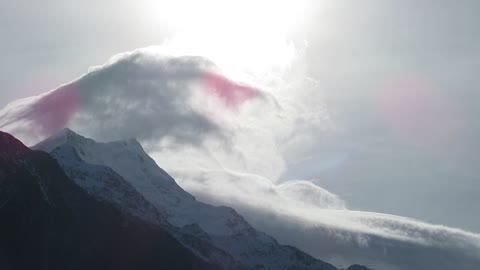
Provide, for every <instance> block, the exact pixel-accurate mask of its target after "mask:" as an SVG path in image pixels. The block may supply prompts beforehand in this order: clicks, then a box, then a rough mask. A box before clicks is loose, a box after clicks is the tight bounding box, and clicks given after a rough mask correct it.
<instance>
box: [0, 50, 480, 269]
mask: <svg viewBox="0 0 480 270" xmlns="http://www.w3.org/2000/svg"><path fill="white" fill-rule="evenodd" d="M295 65H296V66H297V67H298V66H300V67H301V66H302V65H301V61H300V62H299V63H295ZM249 82H252V81H249ZM255 82H258V84H256V83H255ZM65 126H68V127H70V128H72V129H74V130H76V131H78V132H79V133H81V134H83V135H85V136H88V137H92V138H94V139H96V140H99V141H106V140H109V141H110V140H117V139H126V138H132V137H136V138H138V139H139V140H140V141H141V142H142V144H143V145H144V147H145V148H146V150H147V151H148V152H149V153H150V154H151V155H152V157H153V158H154V159H155V160H156V161H157V163H158V164H159V165H160V166H161V167H163V168H164V169H166V170H167V171H169V172H170V173H171V174H172V175H173V176H174V177H175V178H176V179H177V181H178V182H179V184H180V185H182V187H184V188H185V189H186V190H188V191H189V192H191V193H193V194H194V195H195V196H197V197H198V198H199V199H201V200H202V201H205V202H209V203H212V204H217V205H218V204H223V205H228V206H232V207H234V208H236V209H238V210H239V211H240V212H241V213H242V214H243V215H244V216H245V217H246V218H247V220H249V221H250V222H251V223H252V224H253V225H254V226H256V227H258V228H259V229H261V230H264V231H266V232H267V233H269V234H272V235H273V236H275V237H276V238H277V239H279V240H280V241H281V242H283V243H287V244H292V245H295V246H297V247H299V248H301V249H303V250H305V251H307V252H309V253H311V254H312V255H314V256H317V257H319V258H321V259H325V260H328V261H330V262H332V263H335V264H337V265H338V266H345V265H348V264H352V263H362V264H366V265H369V266H372V267H377V268H378V269H385V270H397V269H409V270H417V269H418V270H424V269H445V270H447V269H464V270H469V269H476V266H478V265H480V236H479V235H478V234H474V233H469V232H465V231H462V230H458V229H453V228H448V227H443V226H437V225H430V224H426V223H424V222H421V221H417V220H412V219H408V218H403V217H398V216H390V215H385V214H378V213H369V212H359V211H350V210H348V208H347V206H346V205H345V202H344V201H343V200H342V199H341V198H339V197H338V196H337V195H335V194H332V193H330V192H328V191H327V190H324V189H322V188H320V187H318V186H316V185H315V184H313V183H312V182H309V181H304V180H296V179H291V175H296V173H292V171H295V170H297V171H302V170H303V169H308V168H310V169H312V170H319V169H320V170H321V169H322V168H328V167H334V166H338V164H340V163H342V162H343V161H344V160H345V159H347V158H349V156H350V155H352V153H355V151H356V147H357V146H353V145H352V146H350V145H342V149H345V150H344V152H345V154H343V153H342V154H337V155H334V156H333V157H332V156H331V155H326V156H322V155H321V153H328V151H329V149H330V148H329V147H330V145H332V144H335V143H338V141H337V138H336V137H335V134H336V133H335V130H336V127H335V125H334V124H333V123H332V121H331V120H330V115H329V113H328V110H327V108H326V107H325V105H324V103H323V102H322V96H321V91H319V89H318V85H317V83H316V82H314V81H312V80H309V79H306V78H305V76H304V75H303V73H302V72H301V71H300V72H298V70H297V69H293V70H288V69H286V70H284V71H282V72H280V73H277V74H275V73H274V74H270V75H269V76H267V77H264V78H262V80H253V83H248V84H245V83H240V82H237V81H235V80H232V79H229V77H228V76H226V75H225V74H222V69H221V68H219V67H217V66H216V65H215V64H214V63H212V62H211V61H209V60H207V59H205V58H202V57H194V56H171V55H166V54H164V53H162V48H147V49H139V50H136V51H133V52H129V53H124V54H120V55H117V56H115V57H113V58H112V59H111V60H110V61H109V62H107V63H106V64H104V65H102V66H97V67H93V68H91V69H90V70H89V72H88V73H87V74H85V75H84V76H82V77H81V78H79V79H77V80H75V81H72V82H70V83H68V84H65V85H63V86H61V87H59V88H58V89H55V90H53V91H51V92H49V93H45V94H43V95H40V96H37V97H32V98H28V99H23V100H19V101H16V102H14V103H11V104H9V105H8V106H7V107H6V108H4V109H3V110H2V111H0V129H2V130H4V131H7V132H11V133H12V134H14V135H15V136H17V137H18V138H20V139H22V140H23V141H24V142H26V143H27V144H33V143H35V142H38V141H39V140H41V139H43V138H45V137H47V136H49V135H51V134H53V133H55V132H56V131H58V130H59V129H61V128H63V127H65ZM299 164H310V165H309V166H306V167H305V166H304V165H299ZM412 188H414V187H412ZM369 196H375V195H374V194H369Z"/></svg>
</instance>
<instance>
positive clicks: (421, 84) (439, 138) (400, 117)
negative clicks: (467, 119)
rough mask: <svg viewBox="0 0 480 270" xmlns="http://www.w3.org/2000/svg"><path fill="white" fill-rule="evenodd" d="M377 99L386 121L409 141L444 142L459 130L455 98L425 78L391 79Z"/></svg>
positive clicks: (421, 144) (436, 143) (461, 123)
mask: <svg viewBox="0 0 480 270" xmlns="http://www.w3.org/2000/svg"><path fill="white" fill-rule="evenodd" d="M377 101H378V105H379V108H380V110H381V111H382V112H383V115H384V117H385V119H386V121H387V125H389V126H390V127H391V128H392V130H394V131H395V133H396V135H397V136H399V137H401V138H403V139H404V140H406V141H407V142H408V143H411V144H413V145H416V146H433V145H439V144H447V143H449V142H451V141H452V140H454V139H455V138H456V137H457V136H458V135H459V133H460V132H461V131H462V130H463V126H464V118H463V117H462V114H461V113H460V110H459V109H458V107H457V106H455V105H456V104H455V102H454V101H453V100H452V99H450V98H449V96H448V95H447V94H446V93H444V92H443V91H441V90H440V89H438V88H437V87H435V86H434V85H433V84H432V83H428V82H427V81H425V80H421V79H416V78H408V79H403V80H395V81H391V82H389V83H387V84H386V85H385V86H384V87H383V88H382V89H381V92H380V93H379V95H378V100H377Z"/></svg>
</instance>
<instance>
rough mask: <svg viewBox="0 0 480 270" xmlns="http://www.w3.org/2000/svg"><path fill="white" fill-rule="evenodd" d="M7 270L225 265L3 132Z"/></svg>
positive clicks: (2, 236) (1, 255)
mask: <svg viewBox="0 0 480 270" xmlns="http://www.w3.org/2000/svg"><path fill="white" fill-rule="evenodd" d="M0 269H2V270H17V269H18V270H20V269H45V270H47V269H48V270H55V269H116V270H122V269H199V270H201V269H209V270H210V269H218V268H216V267H215V266H212V265H207V264H206V263H205V262H203V261H202V260H201V259H199V258H197V257H196V256H195V255H194V254H192V252H190V251H189V250H188V249H186V248H185V247H183V246H182V245H181V244H180V243H179V242H178V241H177V240H175V239H174V238H173V237H172V236H171V235H170V234H169V233H168V232H166V231H165V230H164V229H162V228H161V227H159V226H156V225H151V224H148V223H145V222H142V221H140V220H138V219H135V218H132V217H129V216H126V215H124V214H122V213H120V212H119V211H118V210H116V209H115V208H114V207H113V206H111V205H110V204H108V203H106V202H99V201H97V200H95V199H94V198H93V197H92V196H90V195H89V194H87V193H86V192H85V191H84V190H82V189H81V188H79V187H78V186H76V185H75V184H74V182H73V181H71V180H70V179H69V178H68V177H67V176H66V175H65V174H64V173H63V171H62V169H61V168H60V166H59V165H58V163H57V162H56V161H55V160H54V159H52V158H51V157H50V156H49V155H48V154H46V153H43V152H37V151H31V150H29V149H28V148H27V147H25V146H24V145H23V144H22V143H21V142H19V141H18V140H16V139H15V138H13V137H12V136H10V135H8V134H6V133H2V132H0Z"/></svg>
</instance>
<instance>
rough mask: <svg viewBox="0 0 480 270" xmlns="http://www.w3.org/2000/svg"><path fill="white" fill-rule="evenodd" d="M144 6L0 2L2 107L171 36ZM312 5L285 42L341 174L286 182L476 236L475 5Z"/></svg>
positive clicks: (406, 0)
mask: <svg viewBox="0 0 480 270" xmlns="http://www.w3.org/2000/svg"><path fill="white" fill-rule="evenodd" d="M145 1H147V0H145ZM142 3H143V1H135V2H133V1H118V0H117V1H110V0H108V1H101V2H99V1H90V0H88V1H79V2H69V1H54V0H46V1H25V0H18V1H6V0H0V35H1V38H2V41H1V42H0V51H2V52H3V55H2V60H3V61H2V62H1V63H0V82H1V87H2V88H1V91H0V106H2V107H3V106H4V105H5V104H7V103H8V102H10V101H12V100H14V99H17V98H21V97H26V96H30V95H32V94H38V93H42V92H45V91H47V90H50V89H53V88H55V87H57V86H58V85H60V84H62V83H65V82H68V81H70V80H72V79H75V78H76V77H78V76H79V75H81V74H83V73H85V72H86V71H87V69H88V67H90V66H92V65H95V64H101V63H103V62H105V61H106V60H107V59H108V58H109V57H110V56H112V55H114V54H116V53H118V52H122V51H127V50H133V49H135V48H139V47H145V46H149V45H157V44H161V43H162V42H163V40H164V39H165V38H168V37H170V36H172V35H173V32H172V30H170V29H169V27H168V25H165V26H162V25H160V24H152V23H151V21H150V19H149V18H148V17H147V16H146V15H145V13H144V12H145V10H146V9H145V7H143V6H142ZM311 4H312V6H311V7H310V9H311V12H310V13H309V15H308V18H307V19H308V20H307V23H305V25H304V26H303V27H302V28H301V29H297V31H294V32H293V33H292V37H291V38H292V39H295V40H306V41H308V44H309V46H308V49H307V51H306V54H307V57H306V59H307V61H308V62H307V68H308V73H309V75H310V76H312V77H313V78H315V79H316V80H318V82H319V84H320V85H321V88H322V90H323V96H324V98H325V100H324V102H325V103H326V105H327V106H328V109H329V111H330V113H331V114H332V116H333V120H334V121H335V122H336V124H337V125H338V127H339V131H338V134H336V138H334V139H331V140H332V142H331V143H329V145H330V146H329V148H328V147H327V148H328V149H327V150H328V151H329V153H331V155H330V157H332V159H336V160H338V162H336V163H338V165H336V166H331V167H329V168H326V169H325V168H322V169H318V166H317V165H318V162H320V161H318V160H316V159H321V158H324V155H322V157H312V160H311V161H310V163H309V162H306V163H305V164H301V166H299V168H300V169H298V170H290V171H288V172H287V174H288V177H289V178H294V177H298V178H312V179H316V180H315V181H316V183H318V184H319V185H320V186H322V187H324V188H326V189H328V190H330V191H332V192H334V193H337V194H339V195H340V196H341V197H342V198H343V199H345V200H346V202H347V204H348V206H349V208H351V209H362V210H369V211H378V212H384V213H390V214H399V215H403V216H407V217H413V218H419V219H422V220H426V221H429V222H433V223H440V224H445V225H450V226H454V227H461V228H464V229H468V230H472V231H476V232H480V210H479V208H478V205H480V196H479V193H480V177H479V176H478V175H479V169H478V168H477V164H478V163H479V161H480V160H479V158H478V152H479V150H480V145H479V142H478V139H477V138H479V135H480V124H479V123H480V121H478V119H477V117H478V115H479V113H480V109H479V108H480V106H479V105H480V104H479V103H480V101H479V98H480V94H479V93H480V92H479V90H480V89H479V86H480V82H479V79H478V71H479V70H480V27H479V26H480V19H479V18H480V17H479V16H478V14H480V2H479V1H475V0H471V1H468V0H461V1H443V0H440V1H433V0H432V1H427V0H419V1H415V0H396V1H393V0H365V1H356V0H350V1H347V0H345V1H338V0H330V1H312V3H311ZM267 16H268V14H267ZM399 88H400V89H407V90H405V91H401V92H402V93H403V92H406V93H408V94H406V95H400V96H397V95H396V94H395V93H397V92H398V91H397V89H399ZM351 145H354V146H355V147H361V149H362V150H359V151H357V152H355V151H353V153H352V150H351V148H350V146H351ZM347 146H348V147H347ZM346 148H348V150H345V149H346ZM355 149H356V148H355ZM322 151H325V149H322Z"/></svg>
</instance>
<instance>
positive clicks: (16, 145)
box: [0, 131, 30, 157]
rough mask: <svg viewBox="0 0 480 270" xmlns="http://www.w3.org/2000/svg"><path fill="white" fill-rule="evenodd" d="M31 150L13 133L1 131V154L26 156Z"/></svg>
mask: <svg viewBox="0 0 480 270" xmlns="http://www.w3.org/2000/svg"><path fill="white" fill-rule="evenodd" d="M29 151H30V150H29V149H28V148H27V147H26V146H25V145H24V144H23V143H22V142H21V141H19V140H18V139H16V138H15V137H13V136H12V135H10V134H8V133H5V132H2V131H0V155H1V156H10V157H16V156H24V155H25V154H26V153H28V152H29Z"/></svg>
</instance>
